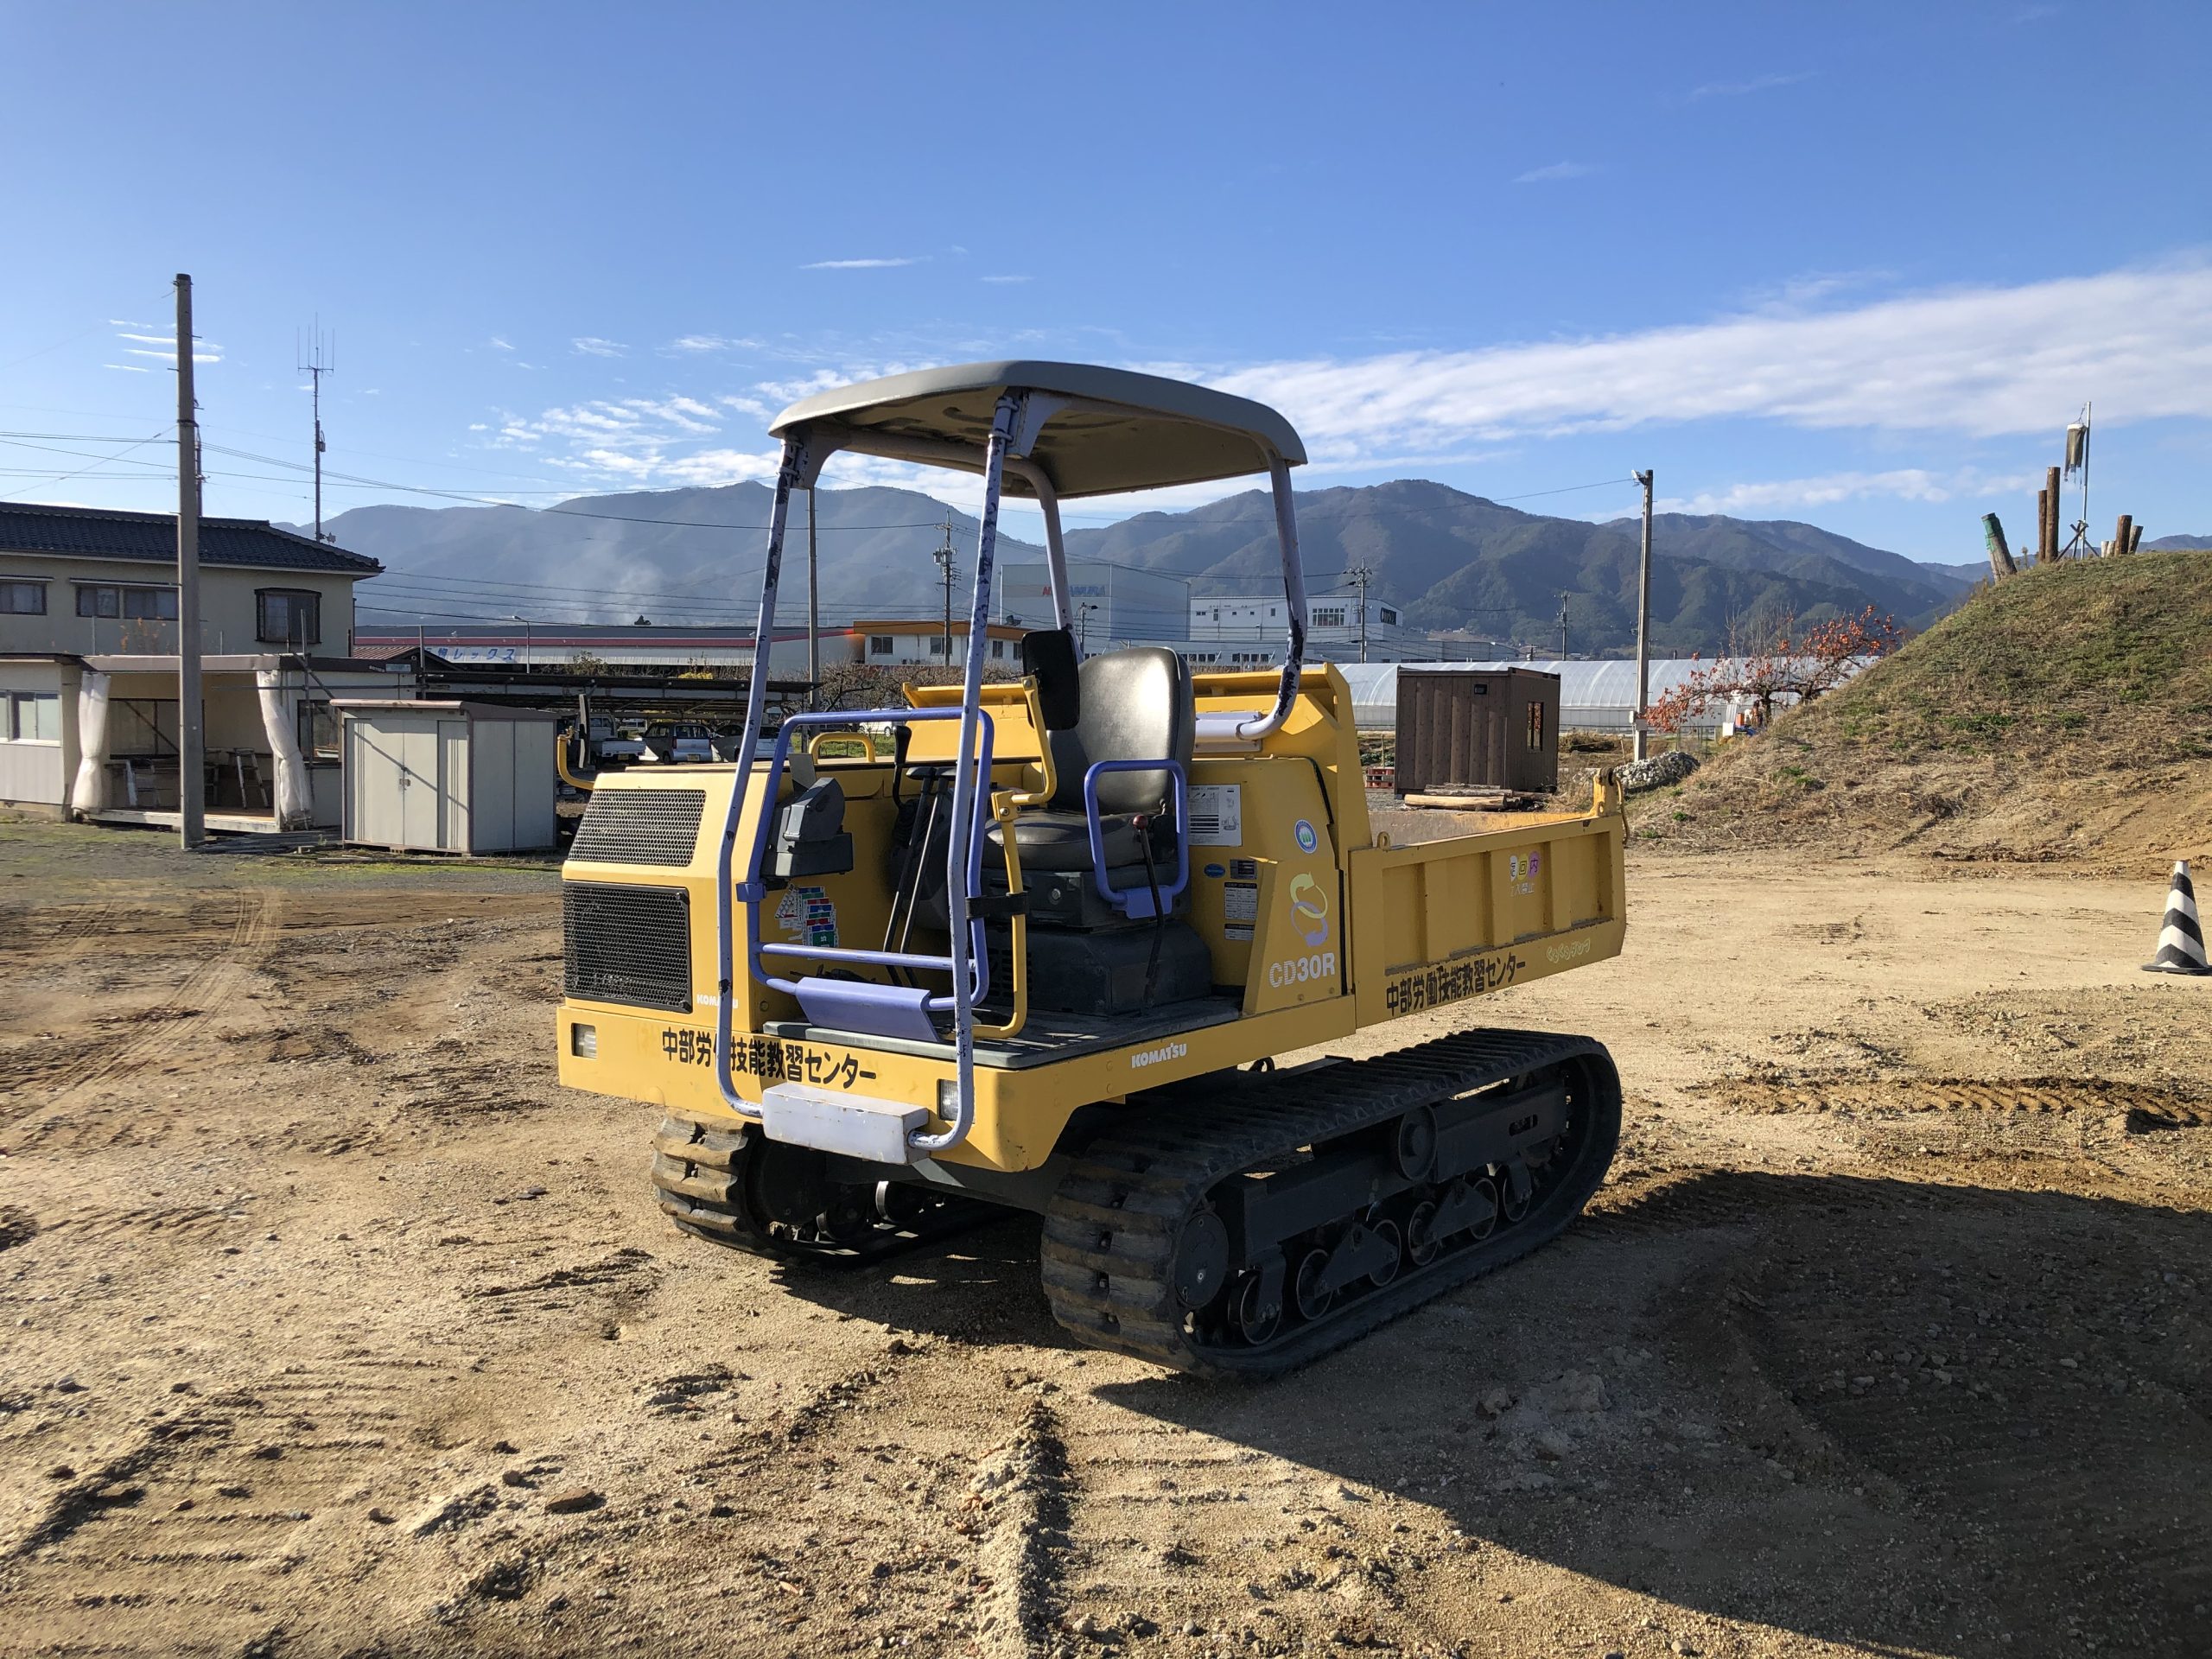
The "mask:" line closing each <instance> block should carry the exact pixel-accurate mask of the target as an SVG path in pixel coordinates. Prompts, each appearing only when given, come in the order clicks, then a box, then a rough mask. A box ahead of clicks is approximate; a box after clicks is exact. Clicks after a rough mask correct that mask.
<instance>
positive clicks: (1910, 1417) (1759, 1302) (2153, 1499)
mask: <svg viewBox="0 0 2212 1659" xmlns="http://www.w3.org/2000/svg"><path fill="white" fill-rule="evenodd" d="M2205 1262H2212V1217H2205V1216H2202V1215H2199V1214H2194V1213H2184V1212H2178V1211H2169V1210H2161V1209H2155V1208H2150V1207H2146V1206H2143V1205H2133V1204H2127V1203H2122V1202H2116V1201H2112V1200H2106V1199H2099V1198H2081V1197H2074V1196H2069V1195H2065V1194H2060V1193H2052V1192H2012V1191H2001V1190H1993V1189H1985V1188H1978V1187H1971V1186H1955V1185H1934V1184H1926V1183H1919V1182H1906V1181H1897V1180H1886V1179H1857V1178H1849V1177H1810V1176H1808V1177H1789V1176H1771V1175H1757V1174H1737V1173H1719V1172H1716V1173H1706V1174H1702V1175H1699V1176H1696V1177H1694V1178H1690V1179H1685V1180H1681V1181H1679V1182H1676V1183H1675V1184H1673V1185H1664V1186H1662V1187H1660V1188H1658V1189H1656V1191H1654V1192H1649V1193H1648V1194H1647V1195H1645V1196H1644V1197H1643V1198H1641V1199H1640V1200H1631V1201H1630V1202H1628V1203H1625V1204H1623V1205H1618V1207H1614V1208H1611V1209H1609V1210H1605V1211H1600V1212H1599V1213H1595V1214H1592V1215H1591V1216H1589V1217H1586V1218H1585V1219H1584V1220H1583V1221H1582V1222H1581V1223H1580V1224H1578V1227H1577V1229H1576V1230H1575V1231H1574V1232H1573V1233H1572V1234H1570V1235H1569V1236H1567V1238H1566V1239H1564V1240H1562V1241H1561V1242H1560V1243H1558V1244H1556V1245H1554V1246H1553V1247H1551V1248H1549V1249H1546V1250H1543V1251H1541V1252H1539V1253H1538V1254H1537V1255H1535V1256H1533V1257H1531V1258H1529V1259H1528V1260H1526V1261H1524V1262H1521V1263H1519V1264H1517V1265H1516V1266H1514V1267H1510V1268H1506V1269H1504V1270H1503V1271H1501V1272H1499V1273H1497V1274H1494V1275H1492V1276H1491V1277H1490V1278H1488V1279H1486V1280H1482V1281H1477V1282H1476V1283H1474V1284H1473V1285H1471V1286H1469V1287H1465V1288H1463V1289H1461V1290H1459V1291H1458V1292H1455V1293H1452V1294H1449V1295H1447V1296H1446V1297H1445V1298H1443V1299H1441V1300H1440V1301H1439V1302H1437V1303H1433V1304H1431V1305H1430V1306H1427V1307H1426V1308H1424V1309H1422V1310H1421V1311H1420V1312H1417V1313H1413V1314H1410V1315H1408V1316H1407V1317H1406V1318H1404V1319H1400V1320H1398V1321H1397V1322H1395V1324H1394V1325H1389V1326H1388V1327H1386V1328H1385V1329H1383V1331H1381V1332H1376V1334H1374V1335H1373V1336H1370V1338H1367V1339H1366V1340H1365V1341H1364V1342H1363V1343H1361V1344H1357V1345H1356V1346H1355V1347H1353V1348H1351V1349H1350V1350H1347V1351H1344V1352H1341V1353H1339V1354H1338V1355H1336V1356H1333V1357H1331V1358H1329V1359H1327V1360H1325V1361H1323V1362H1321V1363H1319V1364H1317V1365H1314V1366H1313V1367H1311V1368H1309V1369H1308V1370H1306V1371H1303V1372H1300V1373H1299V1374H1297V1375H1295V1376H1291V1377H1288V1378H1286V1379H1283V1380H1281V1381H1280V1382H1277V1383H1272V1384H1269V1385H1267V1386H1264V1387H1261V1388H1257V1389H1224V1388H1206V1387H1196V1386H1193V1385H1192V1383H1190V1382H1188V1381H1187V1380H1185V1379H1181V1378H1176V1377H1170V1376H1149V1377H1146V1378H1144V1379H1142V1380H1140V1381H1134V1382H1122V1383H1109V1384H1106V1385H1104V1386H1103V1387H1102V1388H1101V1389H1098V1391H1097V1393H1098V1395H1099V1397H1100V1398H1101V1399H1103V1400H1104V1401H1107V1402H1111V1403H1114V1404H1116V1405H1119V1406H1122V1407H1125V1408H1128V1409H1129V1410H1131V1411H1134V1412H1138V1413H1142V1414H1147V1415H1148V1416H1151V1417H1153V1418H1155V1419H1158V1420H1160V1421H1166V1422H1169V1423H1173V1424H1175V1425H1177V1426H1179V1427H1183V1428H1186V1429H1190V1430H1192V1431H1196V1432H1198V1433H1204V1434H1207V1435H1211V1436H1216V1437H1218V1438H1220V1439H1223V1440H1229V1441H1232V1442H1236V1443H1237V1444H1240V1445H1243V1446H1249V1447H1251V1448H1254V1449H1255V1450H1259V1451H1262V1452H1266V1453H1268V1454H1269V1455H1271V1456H1274V1457H1277V1458H1281V1459H1287V1460H1289V1461H1291V1462H1293V1463H1296V1464H1299V1465H1305V1466H1306V1467H1309V1468H1311V1469H1313V1470H1315V1471H1319V1472H1320V1473H1321V1474H1323V1475H1324V1476H1325V1477H1328V1478H1333V1479H1336V1480H1340V1481H1343V1482H1348V1483H1357V1484H1360V1485H1362V1486H1364V1487H1368V1488H1373V1489H1381V1490H1383V1491H1397V1492H1400V1493H1402V1495H1403V1496H1405V1497H1408V1498H1409V1499H1412V1500H1414V1501H1415V1502H1417V1503H1426V1504H1429V1505H1433V1506H1434V1507H1435V1508H1436V1509H1438V1510H1441V1511H1442V1512H1443V1513H1444V1514H1445V1515H1446V1516H1449V1517H1450V1519H1451V1521H1452V1522H1453V1523H1455V1524H1456V1525H1457V1526H1458V1527H1459V1528H1460V1529H1464V1531H1465V1534H1466V1535H1468V1538H1469V1539H1470V1541H1471V1543H1470V1545H1469V1548H1473V1549H1475V1550H1477V1551H1478V1552H1479V1550H1480V1549H1482V1548H1485V1547H1490V1546H1497V1547H1502V1548H1505V1549H1508V1550H1511V1551H1515V1552H1517V1553H1519V1554H1523V1555H1527V1556H1530V1557H1535V1558H1537V1559H1541V1560H1549V1561H1552V1562H1554V1563H1555V1564H1556V1565H1558V1566H1560V1567H1564V1568H1566V1569H1567V1570H1569V1571H1571V1572H1573V1573H1579V1574H1583V1575H1587V1576H1589V1577H1591V1578H1594V1579H1597V1580H1603V1581H1605V1582H1608V1583H1611V1584H1613V1585H1616V1586H1621V1587H1623V1588H1625V1589H1629V1590H1632V1591H1636V1592H1643V1593H1647V1594H1649V1595H1652V1596H1656V1597H1659V1598H1662V1599H1665V1600H1668V1601H1669V1602H1673V1603H1675V1604H1678V1605H1683V1606H1687V1607H1690V1608H1694V1609H1698V1610H1701V1611H1706V1612H1709V1613H1713V1614H1717V1615H1720V1616H1723V1617H1726V1618H1735V1619H1744V1620H1751V1621H1756V1622H1760V1623H1764V1624H1769V1625H1770V1626H1774V1627H1777V1628H1780V1629H1783V1630H1795V1631H1797V1632H1800V1633H1802V1634H1803V1635H1805V1636H1808V1637H1821V1638H1824V1639H1827V1640H1831V1641H1840V1642H1855V1643H1866V1644H1868V1645H1870V1646H1872V1647H1875V1648H1880V1649H1886V1648H1889V1647H1892V1646H1895V1647H1904V1648H1915V1649H1917V1648H1921V1647H1932V1648H1934V1649H1936V1650H1938V1651H1944V1652H1980V1651H1991V1652H1994V1651H1997V1650H1999V1643H2000V1641H2001V1642H2002V1651H2004V1652H2005V1653H2008V1654H2026V1653H2038V1652H2059V1651H2064V1652H2068V1653H2073V1652H2078V1651H2081V1650H2082V1641H2083V1639H2084V1637H2094V1638H2095V1639H2096V1640H2097V1641H2098V1642H2101V1643H2104V1644H2107V1645H2109V1646H2116V1647H2117V1648H2119V1649H2121V1650H2124V1651H2127V1652H2131V1653H2141V1654H2153V1653H2158V1654H2164V1653H2172V1654H2180V1653H2183V1652H2196V1651H2202V1648H2201V1641H2202V1630H2203V1617H2204V1613H2205V1611H2206V1609H2205V1604H2206V1603H2207V1601H2208V1599H2212V1497H2208V1495H2207V1494H2208V1492H2212V1422H2208V1420H2207V1409H2206V1408H2207V1407H2208V1405H2212V1400H2208V1397H2207V1395H2206V1392H2205V1389H2206V1361H2207V1357H2208V1356H2212V1317H2208V1310H2207V1306H2206V1303H2205V1300H2204V1296H2203V1294H2202V1287H2201V1286H2200V1284H2199V1283H2198V1282H2197V1280H2198V1275H2199V1274H2200V1273H2201V1272H2202V1264H2203V1263H2205ZM1593 1378H1595V1379H1598V1381H1597V1383H1595V1384H1593V1383H1592V1379H1593Z"/></svg>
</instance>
